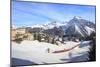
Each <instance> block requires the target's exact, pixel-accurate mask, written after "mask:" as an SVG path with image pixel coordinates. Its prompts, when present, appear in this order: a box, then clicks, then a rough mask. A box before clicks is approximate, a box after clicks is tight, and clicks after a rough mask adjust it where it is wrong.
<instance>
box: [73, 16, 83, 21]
mask: <svg viewBox="0 0 100 67" xmlns="http://www.w3.org/2000/svg"><path fill="white" fill-rule="evenodd" d="M74 19H78V20H80V19H82V17H80V16H74Z"/></svg>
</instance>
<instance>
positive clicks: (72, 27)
mask: <svg viewBox="0 0 100 67" xmlns="http://www.w3.org/2000/svg"><path fill="white" fill-rule="evenodd" d="M92 32H95V24H94V23H93V22H90V21H88V20H85V19H83V18H81V17H74V18H73V19H71V20H70V21H69V22H68V25H67V29H66V31H65V33H66V35H69V36H70V35H73V36H77V37H85V36H89V35H90V34H91V33H92Z"/></svg>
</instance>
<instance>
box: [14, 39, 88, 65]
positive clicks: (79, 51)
mask: <svg viewBox="0 0 100 67" xmlns="http://www.w3.org/2000/svg"><path fill="white" fill-rule="evenodd" d="M76 44H79V43H77V42H72V41H70V42H66V44H64V45H60V46H57V45H53V44H49V43H45V42H38V41H23V42H22V43H21V44H17V43H15V42H12V58H18V59H23V60H28V61H31V62H34V63H36V64H46V63H65V62H72V61H71V60H73V59H72V58H74V59H75V57H78V56H80V57H82V58H83V59H81V61H86V60H87V59H86V57H87V51H88V47H85V48H79V47H77V48H75V49H73V50H71V51H68V52H63V53H58V54H54V53H52V52H53V51H55V50H62V49H65V48H70V47H72V46H74V45H76ZM48 48H50V53H48V52H47V49H48ZM83 55H86V56H83ZM63 59H67V60H63ZM75 61H79V59H77V60H75ZM17 65H18V64H17Z"/></svg>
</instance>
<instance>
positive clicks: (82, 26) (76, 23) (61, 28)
mask: <svg viewBox="0 0 100 67" xmlns="http://www.w3.org/2000/svg"><path fill="white" fill-rule="evenodd" d="M30 31H31V32H43V33H46V34H49V35H52V36H60V37H61V36H63V35H65V36H74V37H85V36H89V35H90V34H91V33H92V32H95V24H94V23H93V22H91V21H88V20H85V19H83V18H82V17H77V16H75V17H73V18H72V19H71V20H70V21H69V22H60V21H52V22H50V23H46V24H42V25H34V26H32V29H30Z"/></svg>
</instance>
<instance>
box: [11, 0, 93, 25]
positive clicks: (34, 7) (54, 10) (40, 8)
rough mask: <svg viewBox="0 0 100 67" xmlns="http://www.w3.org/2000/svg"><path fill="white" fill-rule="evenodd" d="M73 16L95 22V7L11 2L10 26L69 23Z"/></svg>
mask: <svg viewBox="0 0 100 67" xmlns="http://www.w3.org/2000/svg"><path fill="white" fill-rule="evenodd" d="M74 16H81V17H83V18H84V19H86V20H89V21H92V22H95V7H94V6H80V5H65V4H50V3H34V2H18V1H17V2H15V1H14V2H12V24H13V25H16V26H27V25H28V26H32V25H34V24H45V23H47V22H51V21H53V20H57V21H69V20H71V19H72V18H73V17H74Z"/></svg>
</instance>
